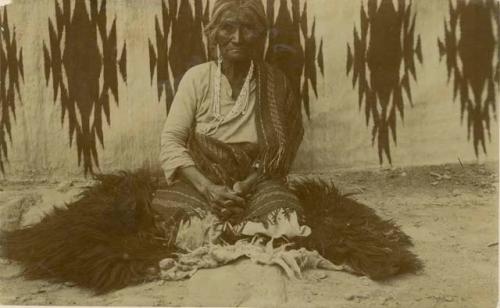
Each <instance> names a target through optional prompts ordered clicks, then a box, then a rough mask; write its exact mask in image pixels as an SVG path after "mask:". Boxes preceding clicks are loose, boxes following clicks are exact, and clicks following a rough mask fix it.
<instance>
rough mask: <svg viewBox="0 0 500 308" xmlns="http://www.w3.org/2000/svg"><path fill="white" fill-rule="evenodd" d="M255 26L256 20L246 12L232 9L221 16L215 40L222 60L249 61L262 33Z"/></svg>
mask: <svg viewBox="0 0 500 308" xmlns="http://www.w3.org/2000/svg"><path fill="white" fill-rule="evenodd" d="M257 24H258V23H257V20H256V18H255V17H254V16H253V15H252V14H250V13H247V12H246V10H238V9H233V10H228V11H226V12H224V13H223V14H222V16H221V19H220V23H219V26H218V29H217V32H216V34H215V40H216V42H217V43H218V44H219V47H220V52H221V55H222V58H223V59H224V60H229V61H236V62H238V61H245V60H249V59H251V57H252V51H253V50H255V49H256V48H257V46H258V44H259V40H260V38H261V34H262V32H263V31H262V30H261V29H259V28H258V27H257V26H256V25H257Z"/></svg>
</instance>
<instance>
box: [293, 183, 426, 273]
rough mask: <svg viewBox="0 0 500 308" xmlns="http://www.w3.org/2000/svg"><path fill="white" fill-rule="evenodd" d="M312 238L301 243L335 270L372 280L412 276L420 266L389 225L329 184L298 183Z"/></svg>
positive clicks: (406, 241)
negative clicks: (344, 269)
mask: <svg viewBox="0 0 500 308" xmlns="http://www.w3.org/2000/svg"><path fill="white" fill-rule="evenodd" d="M290 188H291V189H292V191H293V192H294V193H295V195H296V196H297V197H298V198H299V200H300V202H301V205H302V207H303V209H304V213H305V221H306V223H307V225H308V226H310V227H311V229H312V234H311V235H310V236H309V237H307V238H306V239H304V241H303V242H301V243H299V244H300V245H301V246H305V247H306V248H308V249H313V250H317V251H318V252H319V253H320V254H321V255H322V256H324V257H325V258H327V259H329V260H330V261H332V262H333V263H335V264H338V265H340V264H346V265H348V266H349V267H350V268H351V269H352V270H353V271H354V272H355V273H357V274H359V275H366V276H368V277H370V278H371V279H373V280H381V279H386V278H389V277H391V276H394V275H396V274H402V273H415V272H416V271H418V270H419V269H421V268H422V263H421V261H420V260H419V259H418V258H417V257H416V256H415V255H414V254H413V253H412V252H410V251H409V250H408V248H409V247H410V246H412V245H413V244H412V241H411V239H410V237H409V236H408V235H406V234H405V233H403V232H402V231H401V229H400V228H399V227H398V226H397V225H396V224H395V223H394V222H392V221H390V220H383V219H382V218H380V217H379V216H377V215H376V213H375V211H374V210H372V209H371V208H369V207H367V206H366V205H363V204H361V203H359V202H356V201H354V200H352V199H350V198H348V196H347V195H342V194H341V193H340V192H339V190H338V189H337V188H336V187H335V185H334V184H333V183H326V182H324V181H321V180H314V179H301V180H297V181H294V182H292V183H290Z"/></svg>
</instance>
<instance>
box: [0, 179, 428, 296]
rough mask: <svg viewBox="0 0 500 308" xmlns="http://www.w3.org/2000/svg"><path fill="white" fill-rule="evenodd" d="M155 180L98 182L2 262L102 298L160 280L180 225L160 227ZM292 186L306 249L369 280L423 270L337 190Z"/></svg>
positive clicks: (394, 236) (7, 240)
mask: <svg viewBox="0 0 500 308" xmlns="http://www.w3.org/2000/svg"><path fill="white" fill-rule="evenodd" d="M153 178H154V177H153V176H152V175H151V174H150V173H148V172H145V171H139V172H135V173H128V172H122V173H119V174H116V175H100V176H97V180H98V183H97V184H96V185H94V186H92V187H89V188H87V189H86V190H85V192H83V193H82V195H81V198H80V199H79V200H78V201H76V202H73V203H70V204H68V205H67V207H66V208H64V209H55V210H54V211H53V212H52V213H51V214H49V215H47V216H46V217H45V218H44V219H43V220H42V221H41V222H39V223H37V224H35V225H33V226H29V227H27V228H24V229H21V230H16V231H12V232H5V233H4V234H3V236H2V246H3V249H4V254H5V256H6V257H7V258H9V259H12V260H16V261H19V262H20V263H22V264H23V265H24V267H25V276H26V277H27V278H30V279H39V278H43V279H54V280H57V281H73V282H75V283H77V284H78V285H80V286H82V287H86V288H90V289H93V290H94V291H95V292H96V293H98V294H100V293H105V292H109V291H112V290H116V289H120V288H123V287H125V286H128V285H132V284H137V283H140V282H143V281H147V280H150V279H155V278H157V277H158V276H157V273H158V262H159V261H160V260H162V259H164V258H166V257H172V253H173V252H175V251H176V247H175V246H174V244H173V243H174V242H175V239H174V236H175V234H176V228H177V223H178V221H177V219H175V221H174V219H172V220H170V221H167V222H166V223H167V224H168V226H167V228H165V227H159V223H158V222H159V221H162V220H158V219H157V218H158V217H157V215H156V214H155V213H154V212H153V211H152V209H151V200H152V198H153V194H154V191H155V189H156V188H157V187H156V186H157V185H155V183H154V181H152V179H153ZM290 187H291V189H292V191H293V192H294V193H295V194H296V195H297V197H298V198H299V199H300V201H301V203H302V206H303V207H304V214H305V219H306V223H307V224H308V225H309V226H311V228H312V231H313V232H312V235H311V236H310V237H308V238H306V239H305V241H304V242H302V243H299V244H300V245H301V246H305V247H307V248H309V249H314V250H317V251H318V252H319V253H320V254H322V255H323V256H324V257H326V258H328V259H329V260H331V261H332V262H334V263H336V264H347V265H349V266H350V267H351V268H352V269H353V270H354V271H355V272H356V273H358V274H362V275H367V276H369V277H370V278H372V279H384V278H388V277H390V276H393V275H395V274H399V273H404V272H415V271H416V270H418V269H419V268H420V267H421V263H420V261H419V260H418V259H417V258H416V256H415V255H413V254H412V253H411V252H409V251H408V250H407V247H408V246H411V241H410V238H409V237H408V236H407V235H405V234H404V233H403V232H402V231H401V230H400V229H399V228H398V227H397V226H396V225H395V224H394V223H392V222H391V221H385V220H382V219H381V218H380V217H378V216H377V215H376V214H375V212H374V211H373V210H371V209H370V208H368V207H366V206H365V205H362V204H360V203H358V202H355V201H353V200H351V199H349V198H347V197H346V196H342V195H341V194H340V193H339V192H338V190H337V189H336V188H335V186H334V185H333V184H326V183H325V182H320V181H315V180H302V181H295V182H293V183H290ZM164 223H165V221H163V224H164ZM166 231H168V232H166ZM166 234H170V236H169V235H166Z"/></svg>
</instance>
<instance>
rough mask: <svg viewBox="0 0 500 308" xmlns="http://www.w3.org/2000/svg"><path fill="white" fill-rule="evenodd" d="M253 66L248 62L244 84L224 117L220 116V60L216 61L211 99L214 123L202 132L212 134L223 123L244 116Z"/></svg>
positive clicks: (248, 98)
mask: <svg viewBox="0 0 500 308" xmlns="http://www.w3.org/2000/svg"><path fill="white" fill-rule="evenodd" d="M253 70H254V64H253V61H252V62H250V68H249V70H248V74H247V76H246V78H245V82H244V83H243V86H242V87H241V91H240V94H239V95H238V98H237V99H236V102H235V103H234V105H233V108H232V109H231V111H229V113H227V114H226V115H222V114H221V94H220V93H221V82H222V59H219V60H218V61H217V70H216V72H215V74H216V75H215V83H214V91H213V99H212V115H213V117H214V121H213V123H212V125H210V126H209V127H207V128H206V129H205V130H204V133H205V134H207V135H212V134H214V133H215V132H216V131H217V130H218V129H219V126H220V125H221V124H222V123H224V122H228V121H231V120H233V119H234V118H236V117H237V116H239V115H244V114H245V113H246V112H247V109H248V104H249V100H250V81H251V80H252V77H253Z"/></svg>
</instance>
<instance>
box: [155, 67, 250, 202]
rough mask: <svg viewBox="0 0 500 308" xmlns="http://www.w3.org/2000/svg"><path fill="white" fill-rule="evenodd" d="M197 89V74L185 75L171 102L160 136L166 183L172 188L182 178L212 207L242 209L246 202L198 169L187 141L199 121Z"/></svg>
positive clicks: (161, 159)
mask: <svg viewBox="0 0 500 308" xmlns="http://www.w3.org/2000/svg"><path fill="white" fill-rule="evenodd" d="M196 90H197V85H196V82H195V74H193V72H192V71H188V72H186V74H185V75H184V77H183V78H182V80H181V82H180V83H179V87H178V89H177V93H176V95H175V98H174V100H173V102H172V106H171V108H170V112H169V114H168V117H167V120H166V122H165V126H164V128H163V131H162V134H161V150H160V161H161V164H162V168H163V171H164V173H165V177H166V180H167V184H169V185H170V184H172V183H173V181H174V179H175V178H176V176H181V177H183V178H184V179H186V180H187V181H188V182H189V183H191V184H192V185H193V186H194V187H195V188H196V189H197V190H198V191H199V192H201V193H202V194H203V195H204V196H205V197H206V198H207V200H208V201H209V202H210V203H211V204H215V205H218V206H222V207H232V206H234V205H238V206H239V205H243V202H244V200H243V199H242V198H241V197H239V196H237V194H236V193H235V192H234V191H232V190H231V189H229V188H228V187H225V186H220V185H215V184H214V183H212V182H211V181H210V180H209V179H208V178H207V177H205V176H204V175H203V174H202V173H201V172H200V171H199V170H198V169H197V168H196V166H195V164H194V161H193V159H192V158H191V155H190V154H189V151H188V149H187V147H186V141H187V138H188V136H189V134H190V131H191V129H193V123H194V121H196V102H197V100H198V99H199V98H198V97H197V95H196V93H197V91H196Z"/></svg>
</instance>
